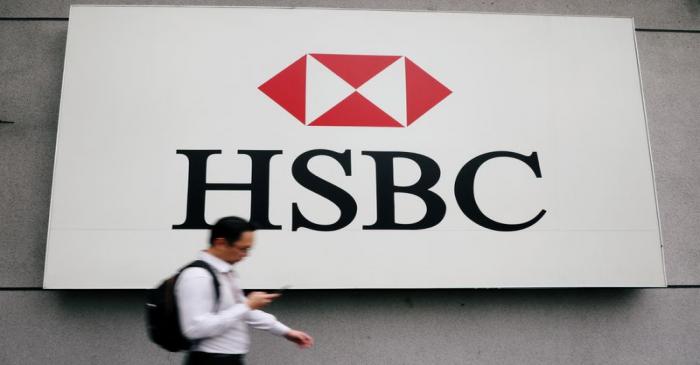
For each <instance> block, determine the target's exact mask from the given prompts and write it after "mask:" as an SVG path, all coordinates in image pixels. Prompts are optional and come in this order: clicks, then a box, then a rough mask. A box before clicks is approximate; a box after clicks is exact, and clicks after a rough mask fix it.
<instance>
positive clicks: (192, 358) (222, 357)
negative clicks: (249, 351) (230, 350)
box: [185, 351, 244, 365]
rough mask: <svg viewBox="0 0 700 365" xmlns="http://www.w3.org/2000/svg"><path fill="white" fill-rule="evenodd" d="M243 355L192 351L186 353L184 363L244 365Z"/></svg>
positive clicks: (194, 364) (186, 364)
mask: <svg viewBox="0 0 700 365" xmlns="http://www.w3.org/2000/svg"><path fill="white" fill-rule="evenodd" d="M243 357H244V356H243V355H240V354H214V353H210V352H198V351H193V352H190V353H188V354H187V357H186V358H185V365H244V362H243Z"/></svg>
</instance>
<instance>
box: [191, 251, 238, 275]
mask: <svg viewBox="0 0 700 365" xmlns="http://www.w3.org/2000/svg"><path fill="white" fill-rule="evenodd" d="M199 259H200V260H202V261H204V262H206V263H207V264H209V265H211V266H212V267H213V268H215V269H216V270H217V271H219V272H221V273H227V272H229V271H231V270H232V267H231V264H229V263H228V262H226V261H224V260H222V259H220V258H218V257H216V256H214V255H212V254H210V253H209V252H206V251H201V252H200V253H199Z"/></svg>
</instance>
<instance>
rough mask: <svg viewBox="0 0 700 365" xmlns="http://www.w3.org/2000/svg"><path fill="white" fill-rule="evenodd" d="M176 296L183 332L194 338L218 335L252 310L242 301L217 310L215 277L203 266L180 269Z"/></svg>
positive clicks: (176, 284)
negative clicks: (215, 310) (215, 309)
mask: <svg viewBox="0 0 700 365" xmlns="http://www.w3.org/2000/svg"><path fill="white" fill-rule="evenodd" d="M175 298H176V300H177V305H178V309H179V315H180V326H181V327H182V334H183V335H184V336H185V337H187V338H189V339H193V340H194V339H201V338H207V337H212V336H218V335H220V334H222V333H224V332H225V331H226V330H227V329H229V328H231V327H232V326H233V325H234V323H236V321H239V320H241V319H242V318H243V317H244V316H245V315H246V313H248V312H250V307H248V305H246V304H245V303H239V304H235V305H233V306H232V307H230V308H227V309H225V310H220V311H218V312H216V313H214V308H215V303H214V301H215V299H216V295H215V292H214V280H213V278H212V277H211V274H209V272H207V270H206V269H203V268H200V267H192V268H188V269H185V270H183V271H182V273H180V276H179V277H178V279H177V283H175Z"/></svg>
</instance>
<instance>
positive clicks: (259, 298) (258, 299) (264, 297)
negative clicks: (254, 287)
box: [246, 291, 280, 309]
mask: <svg viewBox="0 0 700 365" xmlns="http://www.w3.org/2000/svg"><path fill="white" fill-rule="evenodd" d="M279 296H280V295H279V294H267V293H265V292H261V291H254V292H252V293H250V294H248V300H247V302H246V304H248V307H250V309H260V308H262V307H264V306H266V305H268V304H270V303H272V300H274V299H275V298H277V297H279Z"/></svg>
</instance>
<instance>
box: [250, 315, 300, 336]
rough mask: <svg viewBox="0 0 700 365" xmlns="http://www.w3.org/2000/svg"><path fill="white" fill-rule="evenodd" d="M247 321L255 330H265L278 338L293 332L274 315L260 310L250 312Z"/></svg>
mask: <svg viewBox="0 0 700 365" xmlns="http://www.w3.org/2000/svg"><path fill="white" fill-rule="evenodd" d="M245 321H246V323H248V325H249V326H251V327H253V328H257V329H259V330H265V331H268V332H270V333H272V334H274V335H277V336H284V335H286V334H287V332H289V331H290V330H291V329H290V328H289V327H287V326H285V325H284V324H283V323H282V322H280V321H278V320H277V318H275V316H273V315H272V314H270V313H267V312H263V311H261V310H258V309H256V310H251V311H248V312H247V313H246V314H245Z"/></svg>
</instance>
